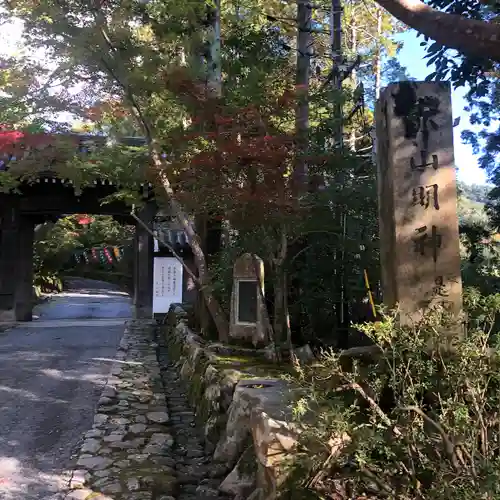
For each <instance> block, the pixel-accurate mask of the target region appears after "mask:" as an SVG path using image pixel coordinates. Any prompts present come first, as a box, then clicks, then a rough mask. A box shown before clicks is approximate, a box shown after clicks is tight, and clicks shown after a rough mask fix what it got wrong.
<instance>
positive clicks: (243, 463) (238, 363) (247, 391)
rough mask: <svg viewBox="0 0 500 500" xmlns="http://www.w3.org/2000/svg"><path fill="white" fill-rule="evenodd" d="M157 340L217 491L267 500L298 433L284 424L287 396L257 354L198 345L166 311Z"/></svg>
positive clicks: (180, 317)
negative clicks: (175, 375) (174, 368)
mask: <svg viewBox="0 0 500 500" xmlns="http://www.w3.org/2000/svg"><path fill="white" fill-rule="evenodd" d="M160 335H161V336H162V337H163V339H164V341H165V342H166V343H167V344H168V351H169V357H170V358H171V359H172V360H176V362H177V365H178V368H179V370H180V374H181V379H182V380H183V381H184V383H185V384H186V386H187V388H188V393H189V399H190V402H191V404H192V405H193V407H194V408H195V410H196V418H197V421H198V423H199V424H200V425H201V426H202V427H203V429H204V438H205V447H206V450H207V451H208V452H209V453H210V454H211V455H212V456H213V460H214V468H220V471H219V474H220V476H221V477H223V478H224V479H223V480H222V482H221V484H220V486H219V490H220V491H222V492H223V493H227V494H229V495H232V496H234V497H235V498H236V499H237V500H271V499H273V498H275V497H276V489H277V488H278V487H279V484H280V483H281V482H282V481H283V479H284V478H285V477H286V473H285V466H286V464H287V463H289V461H290V460H291V459H292V457H293V449H294V447H295V445H296V443H297V435H298V433H299V430H298V428H297V426H295V425H293V423H291V420H292V419H291V408H290V406H291V405H290V403H291V402H292V401H293V399H294V398H295V397H296V393H295V391H293V390H292V389H291V387H290V386H289V385H288V384H287V383H286V382H285V381H283V380H282V379H280V378H279V376H280V374H281V373H283V371H282V369H280V367H279V366H277V365H275V364H273V363H272V362H270V361H268V360H266V356H265V354H266V353H265V351H263V350H261V351H259V350H254V349H244V348H236V347H232V346H231V347H230V346H224V345H221V344H215V343H208V342H205V341H204V340H203V339H202V338H201V337H199V336H198V335H196V334H195V333H193V331H192V330H191V329H190V328H189V326H188V314H187V312H186V311H185V309H183V308H182V307H181V306H179V305H175V306H172V308H171V310H170V312H169V315H168V319H167V323H166V325H164V326H163V327H160Z"/></svg>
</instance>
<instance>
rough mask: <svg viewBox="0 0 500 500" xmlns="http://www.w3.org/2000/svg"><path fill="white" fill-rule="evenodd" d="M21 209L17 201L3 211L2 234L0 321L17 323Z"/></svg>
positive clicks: (0, 252)
mask: <svg viewBox="0 0 500 500" xmlns="http://www.w3.org/2000/svg"><path fill="white" fill-rule="evenodd" d="M19 219H20V215H19V207H18V206H17V203H16V202H15V200H13V201H12V203H11V202H10V201H9V205H8V206H7V207H6V208H5V210H3V211H2V214H1V222H0V228H1V234H0V321H7V322H10V321H15V319H16V316H15V295H16V283H17V279H18V278H17V272H18V270H19V262H18V259H19V222H20V221H19Z"/></svg>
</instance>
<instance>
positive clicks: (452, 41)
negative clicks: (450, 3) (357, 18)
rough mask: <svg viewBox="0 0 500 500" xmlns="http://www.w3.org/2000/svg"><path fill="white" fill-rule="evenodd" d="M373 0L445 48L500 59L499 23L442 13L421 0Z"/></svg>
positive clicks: (469, 54)
mask: <svg viewBox="0 0 500 500" xmlns="http://www.w3.org/2000/svg"><path fill="white" fill-rule="evenodd" d="M376 1H377V3H378V4H379V5H380V6H382V7H383V8H384V9H386V10H387V11H388V12H390V13H391V14H392V15H393V16H394V17H396V18H397V19H399V20H400V21H401V22H403V23H404V24H406V25H408V26H409V27H410V28H414V29H416V30H417V31H419V32H420V33H422V34H423V35H425V36H428V37H429V38H431V39H432V40H434V41H436V42H437V43H439V44H441V45H443V46H445V47H447V48H450V49H455V50H458V51H459V52H461V53H462V54H464V55H466V56H469V57H474V58H478V59H485V58H486V59H493V60H494V61H498V62H500V25H499V24H494V23H488V22H486V21H477V20H475V19H467V18H466V17H464V16H460V15H458V14H448V13H446V12H441V11H438V10H435V9H433V8H432V7H429V6H428V5H426V4H425V3H423V2H421V1H420V0H376Z"/></svg>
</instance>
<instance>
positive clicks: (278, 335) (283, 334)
mask: <svg viewBox="0 0 500 500" xmlns="http://www.w3.org/2000/svg"><path fill="white" fill-rule="evenodd" d="M287 250H288V238H287V232H286V229H285V227H283V228H282V231H281V241H280V243H279V249H278V255H277V258H276V259H274V271H275V272H274V276H275V278H274V317H273V330H274V336H275V337H274V339H275V343H276V346H281V345H283V344H284V343H285V342H286V341H287V337H288V332H287V312H288V311H287V300H286V297H287V293H288V290H287V285H286V281H287V279H286V270H285V261H286V256H287Z"/></svg>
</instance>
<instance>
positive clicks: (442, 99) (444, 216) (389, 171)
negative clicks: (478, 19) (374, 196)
mask: <svg viewBox="0 0 500 500" xmlns="http://www.w3.org/2000/svg"><path fill="white" fill-rule="evenodd" d="M375 121H376V129H377V130H376V142H377V166H378V198H379V223H380V254H381V264H382V287H383V298H384V304H386V305H387V306H389V307H394V306H395V305H396V304H399V308H400V312H401V315H400V319H401V323H402V324H409V323H412V322H414V321H415V320H418V319H419V318H420V317H421V315H422V312H423V311H424V310H426V309H427V308H429V307H432V306H433V305H435V304H442V305H443V306H445V307H447V308H449V310H450V311H452V312H453V313H456V314H458V313H460V311H461V309H462V281H461V276H460V253H459V235H458V218H457V190H456V174H455V163H454V156H453V124H452V112H451V90H450V86H449V84H447V83H442V82H436V83H434V82H433V83H427V82H401V83H399V84H393V85H389V87H387V88H386V89H385V90H384V92H383V93H382V95H381V97H380V99H379V102H378V103H377V109H376V118H375Z"/></svg>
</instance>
